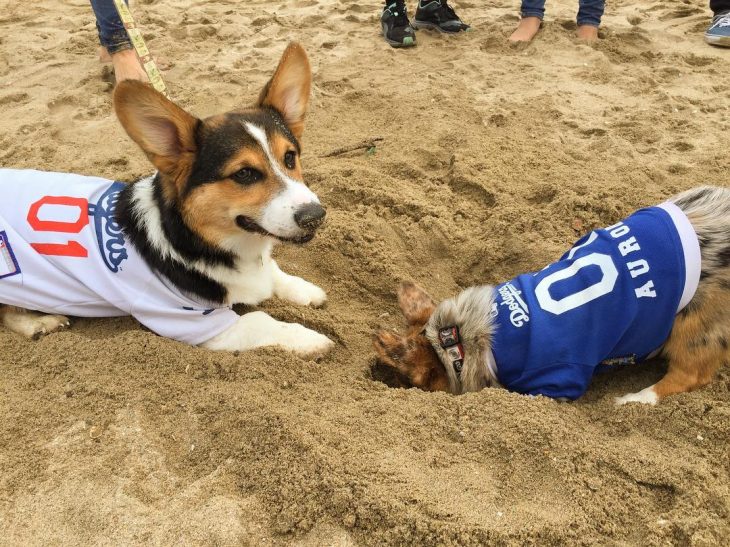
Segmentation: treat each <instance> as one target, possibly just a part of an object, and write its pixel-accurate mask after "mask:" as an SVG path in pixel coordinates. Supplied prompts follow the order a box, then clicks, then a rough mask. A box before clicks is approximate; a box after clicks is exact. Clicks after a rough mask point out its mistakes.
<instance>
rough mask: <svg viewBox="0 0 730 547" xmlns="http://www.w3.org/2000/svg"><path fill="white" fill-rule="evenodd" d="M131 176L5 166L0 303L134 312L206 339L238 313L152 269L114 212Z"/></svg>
mask: <svg viewBox="0 0 730 547" xmlns="http://www.w3.org/2000/svg"><path fill="white" fill-rule="evenodd" d="M123 188H124V184H122V183H119V182H113V181H110V180H106V179H102V178H96V177H85V176H81V175H73V174H64V173H46V172H42V171H30V170H14V169H0V303H2V304H9V305H11V306H17V307H20V308H25V309H29V310H37V311H41V312H44V313H54V314H61V315H75V316H80V317H114V316H122V315H132V316H134V317H135V318H136V319H137V320H138V321H139V322H140V323H142V324H143V325H145V326H146V327H148V328H149V329H151V330H153V331H154V332H156V333H157V334H159V335H161V336H165V337H167V338H173V339H175V340H180V341H181V342H186V343H188V344H192V345H197V344H201V343H203V342H205V341H207V340H209V339H211V338H213V337H214V336H217V335H218V334H220V333H222V332H223V331H225V330H226V329H228V328H229V327H231V326H232V325H233V324H234V323H235V322H236V321H237V320H238V317H239V316H238V314H236V313H235V312H234V311H233V310H231V309H230V308H229V307H223V308H220V307H216V306H215V305H211V304H210V303H207V302H199V301H196V300H194V299H193V298H191V297H188V296H185V295H183V294H182V293H180V291H178V290H177V289H176V288H175V287H174V286H173V285H172V283H170V281H169V280H167V279H165V278H164V277H162V276H161V275H159V274H157V273H155V272H154V271H152V269H151V268H150V267H149V266H148V265H147V263H146V262H145V260H144V259H143V258H142V257H141V256H140V255H139V253H137V251H136V250H135V248H134V247H133V246H132V245H131V243H129V242H127V241H126V240H125V237H124V234H123V233H122V231H121V228H120V226H119V224H118V223H117V222H116V220H115V218H114V216H113V213H114V208H115V206H116V204H117V201H118V198H119V193H120V192H121V191H122V189H123Z"/></svg>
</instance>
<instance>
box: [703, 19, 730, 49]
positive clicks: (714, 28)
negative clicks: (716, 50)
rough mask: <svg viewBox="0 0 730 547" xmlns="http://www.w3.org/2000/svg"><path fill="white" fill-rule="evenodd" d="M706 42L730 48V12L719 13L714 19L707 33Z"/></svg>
mask: <svg viewBox="0 0 730 547" xmlns="http://www.w3.org/2000/svg"><path fill="white" fill-rule="evenodd" d="M705 42H707V43H708V44H710V45H713V46H720V47H730V11H726V12H725V13H718V14H717V15H715V17H713V18H712V24H711V25H710V28H708V29H707V32H705Z"/></svg>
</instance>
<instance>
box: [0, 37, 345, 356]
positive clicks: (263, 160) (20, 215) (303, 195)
mask: <svg viewBox="0 0 730 547" xmlns="http://www.w3.org/2000/svg"><path fill="white" fill-rule="evenodd" d="M310 86H311V71H310V66H309V61H308V59H307V56H306V54H305V52H304V50H303V49H302V47H301V46H299V45H297V44H291V45H290V46H289V47H288V48H287V49H286V51H285V52H284V55H283V57H282V59H281V61H280V63H279V66H278V68H277V69H276V72H275V73H274V76H273V77H272V78H271V80H270V81H269V82H268V83H267V85H266V86H265V87H264V89H263V91H262V92H261V94H260V96H259V98H258V101H257V104H256V105H255V106H253V107H251V108H242V109H240V110H234V111H232V112H228V113H225V114H222V115H218V116H213V117H210V118H207V119H204V120H201V119H198V118H196V117H195V116H193V115H191V114H189V113H188V112H186V111H185V110H183V109H182V108H180V107H179V106H177V105H176V104H174V103H173V102H171V101H170V100H168V99H167V98H165V97H164V96H163V95H162V94H160V93H158V92H157V91H155V90H154V89H153V88H152V87H150V86H149V85H146V84H143V83H140V82H136V81H124V82H121V83H120V84H119V85H118V86H117V88H116V90H115V91H114V108H115V110H116V113H117V116H118V118H119V120H120V122H121V123H122V125H123V126H124V129H125V130H126V131H127V133H128V134H129V136H130V137H131V138H132V140H134V141H135V142H136V143H137V144H138V145H139V146H140V147H141V148H142V150H143V151H144V152H145V154H146V155H147V157H148V158H149V159H150V161H151V162H152V164H153V165H154V167H155V168H156V169H157V172H156V173H155V174H154V175H152V176H150V177H147V178H144V179H141V180H138V181H136V182H134V183H132V184H122V183H119V182H114V181H110V180H105V179H100V178H95V177H82V176H79V175H70V174H59V173H46V172H40V171H25V170H24V171H20V170H10V169H3V170H0V193H1V194H2V199H0V304H4V306H0V317H1V318H2V322H3V324H4V325H5V326H6V327H7V328H9V329H10V330H12V331H14V332H16V333H20V334H22V335H25V336H29V337H37V336H40V335H42V334H47V333H50V332H53V331H55V330H58V329H60V328H63V327H65V326H68V324H69V321H68V319H67V318H66V316H67V315H73V316H83V317H109V316H119V315H132V316H134V317H135V318H137V319H138V320H139V321H140V322H141V323H142V324H144V325H146V326H147V327H149V328H150V329H151V330H153V331H154V332H156V333H158V334H160V335H162V336H166V337H169V338H173V339H176V340H180V341H183V342H187V343H189V344H193V345H202V346H204V347H206V348H210V349H216V350H229V351H233V350H249V349H252V348H257V347H260V346H279V347H282V348H284V349H286V350H291V351H294V352H297V353H299V354H302V355H319V354H323V353H325V352H326V351H328V350H329V349H331V347H332V346H333V343H332V342H331V341H330V340H329V339H328V338H327V337H326V336H324V335H322V334H319V333H317V332H315V331H313V330H310V329H308V328H305V327H304V326H302V325H298V324H291V323H283V322H280V321H277V320H275V319H273V318H272V317H270V316H269V315H267V314H266V313H263V312H260V311H256V312H252V313H247V314H245V315H243V316H239V315H238V314H236V313H235V312H234V311H233V310H232V309H231V306H232V305H233V304H236V303H243V304H251V305H255V304H258V303H260V302H261V301H263V300H265V299H267V298H270V297H271V296H277V297H279V298H283V299H285V300H288V301H290V302H294V303H296V304H300V305H312V306H320V305H322V304H323V303H324V302H325V300H326V295H325V292H324V291H323V290H322V289H321V288H319V287H317V286H315V285H313V284H312V283H309V282H307V281H305V280H303V279H301V278H299V277H294V276H291V275H288V274H286V273H284V272H283V271H282V270H281V269H280V268H279V266H278V265H277V263H276V261H275V260H274V259H273V258H272V256H271V252H272V248H273V246H274V244H275V243H277V242H279V241H283V242H291V243H295V244H301V243H305V242H307V241H309V240H311V239H312V238H313V237H314V235H315V233H316V231H317V228H318V227H319V226H320V225H321V223H322V221H323V220H324V217H325V210H324V208H323V207H322V205H321V204H320V201H319V199H318V198H317V196H316V195H315V194H314V192H312V190H310V189H309V188H308V187H307V186H306V185H305V184H304V182H303V180H302V171H301V161H300V153H301V144H300V139H301V137H302V132H303V130H304V116H305V113H306V110H307V106H308V102H309V94H310Z"/></svg>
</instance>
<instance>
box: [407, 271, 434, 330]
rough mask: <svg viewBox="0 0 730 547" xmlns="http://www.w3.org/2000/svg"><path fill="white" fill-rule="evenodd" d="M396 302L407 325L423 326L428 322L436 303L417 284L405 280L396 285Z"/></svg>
mask: <svg viewBox="0 0 730 547" xmlns="http://www.w3.org/2000/svg"><path fill="white" fill-rule="evenodd" d="M398 304H399V305H400V309H401V311H402V312H403V315H404V316H405V318H406V321H407V322H408V325H411V326H412V325H420V326H423V325H425V324H426V323H428V319H429V318H430V317H431V314H432V313H433V310H434V308H435V307H436V304H435V303H434V301H433V300H432V299H431V297H430V296H429V295H428V294H427V293H426V291H424V290H423V289H422V288H421V287H419V286H418V285H416V284H414V283H411V282H410V281H405V282H403V283H401V286H400V287H398Z"/></svg>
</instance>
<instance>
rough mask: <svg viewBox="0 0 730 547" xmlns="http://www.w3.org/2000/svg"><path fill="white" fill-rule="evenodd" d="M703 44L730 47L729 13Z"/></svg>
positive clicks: (717, 17)
mask: <svg viewBox="0 0 730 547" xmlns="http://www.w3.org/2000/svg"><path fill="white" fill-rule="evenodd" d="M416 17H418V15H416ZM705 42H707V43H708V44H711V45H713V46H721V47H730V11H726V12H725V13H718V14H717V15H715V17H713V18H712V24H711V25H710V28H708V29H707V32H705Z"/></svg>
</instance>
